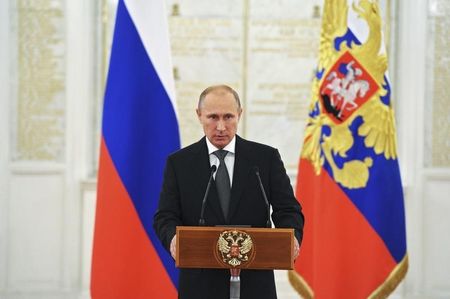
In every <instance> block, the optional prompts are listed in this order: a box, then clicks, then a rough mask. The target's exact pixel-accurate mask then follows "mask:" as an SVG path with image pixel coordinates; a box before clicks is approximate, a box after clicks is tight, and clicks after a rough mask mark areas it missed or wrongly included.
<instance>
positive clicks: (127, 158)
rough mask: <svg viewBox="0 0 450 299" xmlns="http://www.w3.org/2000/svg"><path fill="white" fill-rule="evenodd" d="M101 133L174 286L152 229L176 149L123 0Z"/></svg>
mask: <svg viewBox="0 0 450 299" xmlns="http://www.w3.org/2000/svg"><path fill="white" fill-rule="evenodd" d="M103 136H104V139H105V142H106V144H107V146H108V149H109V151H110V153H111V157H112V159H113V161H114V165H115V167H116V169H117V171H118V173H119V175H120V177H121V179H122V182H123V183H124V185H125V188H126V190H127V191H128V193H129V194H130V197H131V199H132V201H133V204H134V207H135V208H136V211H137V213H138V215H139V217H140V220H141V222H142V225H143V226H144V228H145V231H146V232H147V235H148V236H149V238H150V240H151V242H152V244H153V246H154V247H155V249H156V251H157V252H158V255H159V257H160V259H161V261H162V263H163V264H164V266H165V268H166V269H167V272H168V274H169V275H170V277H171V280H172V282H173V283H174V285H175V286H177V284H178V270H177V269H176V268H175V266H174V263H173V260H172V258H171V257H170V255H169V254H168V253H167V251H166V250H165V249H164V248H163V247H162V245H161V243H160V241H159V240H158V238H157V236H156V234H155V232H154V231H153V228H152V222H153V214H154V213H155V211H156V209H157V205H158V199H159V192H160V188H161V185H162V175H163V170H164V165H165V160H166V157H167V155H168V154H169V153H171V152H174V151H175V150H177V149H179V148H180V141H179V140H180V138H179V132H178V124H177V119H176V115H175V111H174V108H173V106H172V104H171V101H170V98H169V96H168V94H167V92H166V90H165V89H164V86H163V85H162V83H161V80H160V79H159V77H158V74H157V72H156V70H155V68H154V66H153V64H152V62H151V59H150V58H149V56H148V54H147V52H146V50H145V48H144V45H143V44H142V41H141V38H140V36H139V34H138V32H137V30H136V27H135V25H134V24H133V21H132V19H131V17H130V14H129V13H128V10H127V8H126V6H125V5H124V3H123V1H122V0H121V1H119V5H118V9H117V16H116V27H115V31H114V43H113V46H112V51H111V60H110V68H109V74H108V82H107V87H106V94H105V103H104V115H103Z"/></svg>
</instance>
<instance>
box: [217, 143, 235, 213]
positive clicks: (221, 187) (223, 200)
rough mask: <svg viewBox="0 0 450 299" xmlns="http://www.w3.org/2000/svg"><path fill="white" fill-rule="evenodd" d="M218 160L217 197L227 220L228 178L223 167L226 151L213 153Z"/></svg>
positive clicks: (228, 201) (228, 203)
mask: <svg viewBox="0 0 450 299" xmlns="http://www.w3.org/2000/svg"><path fill="white" fill-rule="evenodd" d="M213 154H214V155H215V156H216V157H217V158H219V161H220V165H219V168H217V172H216V187H217V193H218V195H219V200H220V205H221V206H222V211H223V215H224V216H225V219H227V218H228V207H229V205H230V189H231V187H230V185H231V184H230V177H229V175H228V170H227V166H226V165H225V160H224V159H225V156H226V155H227V154H228V151H226V150H218V151H215V152H214V153H213Z"/></svg>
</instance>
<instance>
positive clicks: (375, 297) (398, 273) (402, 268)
mask: <svg viewBox="0 0 450 299" xmlns="http://www.w3.org/2000/svg"><path fill="white" fill-rule="evenodd" d="M407 271H408V255H407V254H405V256H404V257H403V259H402V261H401V262H400V263H399V264H398V265H397V266H396V267H395V268H394V270H392V272H391V273H390V274H389V276H388V278H387V279H386V280H385V281H384V282H383V284H381V285H380V286H379V287H378V288H377V289H376V290H375V291H374V292H373V293H372V294H370V296H369V297H368V298H369V299H381V298H387V297H388V296H389V295H390V294H391V293H392V292H393V291H394V290H395V288H396V287H397V286H398V284H399V283H400V282H401V281H402V280H403V278H405V275H406V272H407Z"/></svg>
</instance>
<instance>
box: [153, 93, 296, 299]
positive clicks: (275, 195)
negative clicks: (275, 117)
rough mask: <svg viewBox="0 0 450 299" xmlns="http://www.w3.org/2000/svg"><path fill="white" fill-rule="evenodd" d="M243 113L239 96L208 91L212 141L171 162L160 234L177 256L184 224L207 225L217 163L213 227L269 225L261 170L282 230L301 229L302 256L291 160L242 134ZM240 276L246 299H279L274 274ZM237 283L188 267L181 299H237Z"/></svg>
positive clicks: (205, 114)
mask: <svg viewBox="0 0 450 299" xmlns="http://www.w3.org/2000/svg"><path fill="white" fill-rule="evenodd" d="M241 114H242V108H241V104H240V100H239V96H238V94H237V93H236V92H235V91H234V90H233V89H232V88H230V87H228V86H225V85H218V86H211V87H209V88H207V89H206V90H204V91H203V92H202V94H201V95H200V99H199V103H198V108H197V116H198V119H199V121H200V123H201V124H202V126H203V131H204V133H205V135H206V136H205V137H203V138H202V139H201V140H200V141H198V142H197V143H194V144H192V145H190V146H188V147H186V148H184V149H182V150H180V151H178V152H176V153H174V154H172V155H171V156H169V158H168V159H167V164H166V169H165V173H164V182H163V186H162V191H161V195H160V201H159V207H158V211H157V212H156V214H155V217H154V229H155V231H156V233H157V235H158V237H159V238H160V240H161V242H162V243H163V245H164V246H165V247H166V248H167V249H168V250H170V253H171V254H172V256H173V258H175V254H176V252H175V251H176V244H175V242H176V241H175V240H176V239H175V231H176V226H177V225H188V226H195V225H198V223H199V218H200V210H201V205H202V199H203V196H204V192H205V189H206V186H207V183H208V179H209V176H210V173H211V167H212V165H216V166H217V171H216V172H215V174H214V179H215V182H214V183H213V184H211V189H210V192H209V195H208V198H207V204H206V209H205V217H204V218H205V221H206V225H207V226H215V225H250V226H252V227H265V226H266V222H267V207H266V203H265V200H264V198H263V196H262V192H261V189H260V187H259V183H258V179H257V176H256V173H255V172H256V167H257V169H258V170H259V173H260V176H261V180H262V183H263V186H264V189H265V190H266V193H267V197H268V201H269V203H270V204H271V206H272V209H273V213H272V220H273V222H274V224H275V226H276V227H285V228H286V227H287V228H294V229H295V237H296V238H295V239H296V240H295V243H296V244H295V253H294V258H296V257H297V255H298V248H299V242H301V240H302V234H303V215H302V213H301V207H300V205H299V203H298V202H297V200H296V199H295V197H294V194H293V191H292V187H291V185H290V181H289V177H288V176H287V174H286V170H285V168H284V166H283V162H282V161H281V158H280V155H279V153H278V151H277V150H276V149H274V148H272V147H269V146H267V145H263V144H259V143H255V142H250V141H247V140H244V139H242V138H240V137H239V136H237V135H236V132H237V128H238V123H239V120H240V117H241ZM268 246H270V244H268ZM240 278H241V298H242V299H253V298H258V299H264V298H267V299H272V298H276V290H275V282H274V276H273V271H268V270H242V271H241V274H240ZM229 280H230V271H229V270H222V269H180V278H179V286H178V292H179V298H188V299H191V298H204V299H212V298H214V299H221V298H229Z"/></svg>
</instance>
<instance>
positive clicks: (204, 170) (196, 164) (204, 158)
mask: <svg viewBox="0 0 450 299" xmlns="http://www.w3.org/2000/svg"><path fill="white" fill-rule="evenodd" d="M205 138H206V137H203V138H202V139H201V140H200V141H199V142H198V148H197V155H196V157H195V158H194V159H192V169H200V171H199V172H198V176H199V179H198V182H199V184H198V190H197V193H198V194H200V200H203V196H204V195H205V191H206V186H207V184H208V180H209V176H210V174H211V172H210V170H211V166H210V162H209V154H208V147H207V146H206V140H205ZM192 175H193V176H195V175H197V174H196V173H193V174H192ZM205 209H206V210H207V209H211V210H212V211H213V212H214V214H215V215H216V217H217V219H218V220H219V223H225V217H224V216H223V212H222V208H221V206H220V202H219V197H218V195H217V190H216V184H215V182H214V180H213V181H211V187H210V189H209V195H208V199H207V200H206V207H205ZM206 222H208V219H206Z"/></svg>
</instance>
